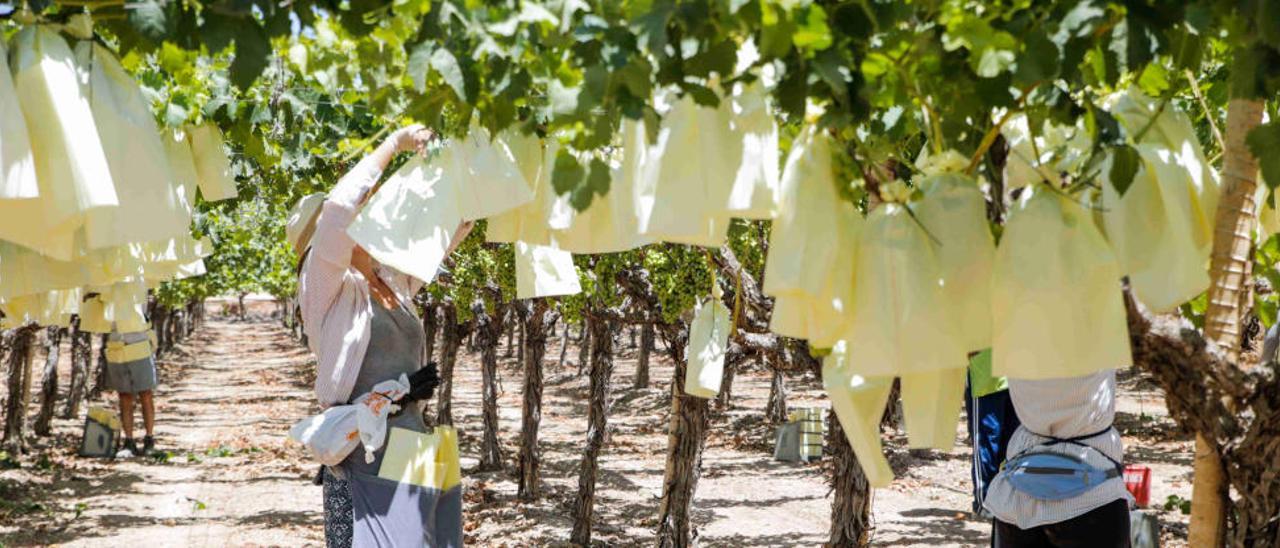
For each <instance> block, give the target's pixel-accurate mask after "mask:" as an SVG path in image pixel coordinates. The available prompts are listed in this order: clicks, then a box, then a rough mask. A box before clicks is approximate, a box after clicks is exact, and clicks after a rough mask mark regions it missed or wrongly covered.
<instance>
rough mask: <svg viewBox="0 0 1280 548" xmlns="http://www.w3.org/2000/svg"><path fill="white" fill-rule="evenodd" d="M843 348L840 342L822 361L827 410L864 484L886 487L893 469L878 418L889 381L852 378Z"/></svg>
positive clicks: (851, 368)
mask: <svg viewBox="0 0 1280 548" xmlns="http://www.w3.org/2000/svg"><path fill="white" fill-rule="evenodd" d="M846 348H847V347H846V345H845V343H844V342H841V343H839V344H837V345H835V346H834V347H833V348H832V349H831V354H829V355H827V357H825V358H823V359H822V387H823V389H825V390H826V391H827V397H829V398H831V409H832V410H834V411H835V413H836V418H837V419H838V420H839V421H840V427H841V428H842V429H843V430H844V435H845V439H846V440H848V441H849V446H850V447H852V448H853V453H854V455H856V456H857V457H858V463H859V464H860V465H861V466H862V471H863V473H865V474H866V476H867V483H869V484H870V485H871V487H875V488H882V487H888V486H889V483H890V482H892V481H893V469H892V468H889V461H888V460H886V459H885V458H884V450H883V449H882V446H881V445H880V418H881V417H882V416H883V415H884V406H885V404H886V403H887V402H888V400H889V391H890V390H892V389H893V378H892V377H879V378H868V377H863V376H862V375H858V374H855V373H854V372H853V369H854V368H853V367H852V366H851V363H850V358H849V357H848V355H847V354H846Z"/></svg>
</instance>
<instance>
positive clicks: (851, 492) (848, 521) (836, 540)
mask: <svg viewBox="0 0 1280 548" xmlns="http://www.w3.org/2000/svg"><path fill="white" fill-rule="evenodd" d="M827 426H828V429H827V447H830V448H831V491H832V492H833V493H834V494H835V498H834V499H833V500H832V502H831V532H830V535H829V537H828V540H827V546H832V547H835V546H868V545H870V541H871V485H870V484H869V483H867V476H866V475H865V474H863V472H862V465H861V464H859V463H858V457H857V456H856V455H854V453H853V448H852V447H850V446H849V440H847V439H845V436H844V429H843V428H841V427H840V421H839V420H838V419H837V418H836V415H835V412H834V411H827Z"/></svg>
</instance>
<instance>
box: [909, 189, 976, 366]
mask: <svg viewBox="0 0 1280 548" xmlns="http://www.w3.org/2000/svg"><path fill="white" fill-rule="evenodd" d="M920 190H921V191H922V193H923V194H924V198H923V199H921V200H920V201H919V202H916V203H914V204H912V205H911V209H912V211H913V212H914V213H915V215H916V218H917V219H919V221H920V224H921V225H924V227H925V229H926V230H928V232H929V235H930V236H932V237H933V239H934V240H936V242H935V245H934V249H935V250H936V253H937V258H938V266H939V268H940V271H941V274H942V280H943V294H944V295H945V297H946V298H947V299H948V300H949V301H951V309H952V310H953V311H954V313H955V314H956V317H957V318H958V319H959V321H958V322H957V330H958V335H959V337H960V340H961V342H962V344H963V345H964V349H965V350H967V351H976V350H981V349H983V348H987V347H989V346H991V261H992V259H993V258H994V257H995V253H996V244H995V241H994V240H993V239H992V237H991V229H990V228H988V227H987V204H986V199H985V198H983V196H982V191H981V190H979V189H978V183H977V182H976V181H974V180H973V179H971V178H969V177H967V176H964V175H959V174H941V175H934V176H932V177H927V178H925V179H924V180H923V181H921V183H920Z"/></svg>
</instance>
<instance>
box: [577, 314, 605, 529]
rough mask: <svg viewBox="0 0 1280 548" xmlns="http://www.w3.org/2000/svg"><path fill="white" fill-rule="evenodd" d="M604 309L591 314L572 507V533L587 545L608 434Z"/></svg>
mask: <svg viewBox="0 0 1280 548" xmlns="http://www.w3.org/2000/svg"><path fill="white" fill-rule="evenodd" d="M606 314H608V312H604V313H603V314H601V315H597V316H596V317H593V318H592V319H591V321H590V322H589V323H588V324H587V325H589V326H590V328H591V338H590V340H591V396H590V398H589V399H588V404H587V405H588V410H587V445H586V447H585V449H584V451H583V454H582V464H581V465H580V466H579V467H578V498H577V500H576V501H575V503H574V507H573V533H572V534H571V535H570V537H569V539H570V541H572V542H573V543H574V544H576V545H578V546H590V545H591V518H592V516H593V515H594V511H595V499H596V475H597V473H598V471H599V459H600V450H601V449H602V448H603V447H604V444H605V441H606V439H607V437H608V427H609V425H608V419H609V381H610V379H611V378H612V377H613V331H612V330H613V324H614V322H613V321H610V319H609V318H608V317H607V316H606Z"/></svg>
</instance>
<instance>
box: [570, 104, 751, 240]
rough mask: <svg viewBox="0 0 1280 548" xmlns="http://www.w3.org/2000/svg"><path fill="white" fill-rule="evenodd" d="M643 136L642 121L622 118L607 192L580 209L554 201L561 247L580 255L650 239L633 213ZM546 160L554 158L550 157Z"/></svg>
mask: <svg viewBox="0 0 1280 548" xmlns="http://www.w3.org/2000/svg"><path fill="white" fill-rule="evenodd" d="M644 139H645V137H644V125H643V123H641V122H636V121H632V120H627V121H624V122H623V124H622V144H621V146H620V149H621V155H622V160H621V162H619V165H617V166H616V167H615V168H614V169H612V170H611V176H612V179H611V182H610V183H609V191H608V192H606V193H605V195H603V196H596V197H595V198H594V199H592V201H591V204H590V205H588V206H587V209H586V210H584V211H574V210H573V209H572V207H571V206H570V205H569V203H568V200H567V198H562V199H560V200H559V201H558V204H557V211H558V212H559V216H558V218H559V220H558V221H557V222H556V223H555V224H556V225H557V228H558V229H559V230H557V231H556V232H555V236H554V237H555V240H556V243H557V245H558V246H559V247H560V248H561V249H564V250H567V251H572V252H573V253H577V254H582V255H588V254H590V255H594V254H601V253H619V252H623V251H627V250H631V249H635V248H638V247H641V246H643V245H646V244H649V243H652V242H653V241H654V240H653V238H651V237H649V236H645V235H643V234H641V233H640V219H639V216H638V214H637V210H638V209H639V206H638V205H637V202H636V200H637V196H639V195H641V194H642V193H639V192H638V191H637V189H636V185H637V184H638V182H637V177H638V176H639V174H641V173H642V171H643V170H642V167H641V166H640V162H642V161H644V160H643V159H644V158H645V157H646V154H647V152H646V151H645V146H644V143H645V141H644ZM547 161H548V162H552V161H554V157H551V158H548V160H547ZM647 197H648V198H650V199H651V198H652V196H647ZM649 205H652V202H651V201H650V202H649ZM726 226H727V225H726Z"/></svg>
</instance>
